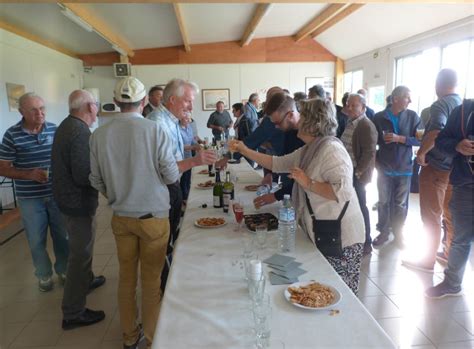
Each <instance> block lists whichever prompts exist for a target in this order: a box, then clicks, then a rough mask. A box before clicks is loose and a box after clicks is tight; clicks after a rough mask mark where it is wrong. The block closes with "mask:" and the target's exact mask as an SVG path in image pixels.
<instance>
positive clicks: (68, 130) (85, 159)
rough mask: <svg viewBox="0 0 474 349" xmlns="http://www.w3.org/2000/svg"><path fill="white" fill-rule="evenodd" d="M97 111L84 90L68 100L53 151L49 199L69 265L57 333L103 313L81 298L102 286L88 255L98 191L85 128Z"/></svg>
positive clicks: (100, 317) (92, 320)
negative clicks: (63, 230) (64, 236)
mask: <svg viewBox="0 0 474 349" xmlns="http://www.w3.org/2000/svg"><path fill="white" fill-rule="evenodd" d="M97 111H98V105H97V102H96V101H95V99H94V97H93V96H92V95H91V94H90V93H89V92H88V91H85V90H76V91H73V92H72V93H71V95H70V96H69V113H70V115H69V116H68V117H67V118H66V119H64V121H63V122H62V123H61V125H60V126H59V127H58V129H57V131H56V136H55V138H54V143H53V151H52V173H53V175H52V177H53V195H54V198H55V200H56V202H57V204H58V206H59V210H60V211H61V212H62V214H63V215H64V218H65V221H66V226H67V230H68V232H69V251H70V252H69V260H68V267H67V273H66V283H65V285H64V296H63V302H62V311H63V322H62V328H63V329H64V330H70V329H73V328H76V327H80V326H88V325H92V324H94V323H96V322H99V321H102V320H103V319H104V318H105V313H104V312H103V311H101V310H97V311H95V310H91V309H88V308H86V296H87V294H88V293H89V292H90V291H92V290H93V289H95V288H97V287H99V286H102V285H103V284H104V283H105V277H104V276H94V273H93V272H92V255H93V247H94V238H95V222H94V216H95V212H96V209H97V206H98V193H97V190H95V189H94V188H92V187H91V185H90V181H89V174H90V154H89V137H90V135H91V132H90V130H89V127H90V126H91V125H92V124H93V123H94V122H95V120H96V118H97Z"/></svg>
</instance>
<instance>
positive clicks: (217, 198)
mask: <svg viewBox="0 0 474 349" xmlns="http://www.w3.org/2000/svg"><path fill="white" fill-rule="evenodd" d="M223 193H224V189H223V185H222V182H221V171H220V169H217V168H216V184H215V185H214V190H213V191H212V196H213V202H214V207H215V208H221V207H222V201H223Z"/></svg>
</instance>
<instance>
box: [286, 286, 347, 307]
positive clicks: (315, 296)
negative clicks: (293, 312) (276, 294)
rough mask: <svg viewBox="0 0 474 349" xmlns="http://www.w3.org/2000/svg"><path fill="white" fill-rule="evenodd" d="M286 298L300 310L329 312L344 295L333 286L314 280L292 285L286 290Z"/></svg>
mask: <svg viewBox="0 0 474 349" xmlns="http://www.w3.org/2000/svg"><path fill="white" fill-rule="evenodd" d="M285 298H286V300H287V301H288V302H290V303H291V304H292V305H294V306H295V307H298V308H303V309H309V310H327V309H330V308H332V307H333V306H335V305H336V304H338V303H339V302H340V301H341V298H342V295H341V293H340V292H339V291H338V290H336V289H335V288H334V287H333V286H331V285H326V284H322V283H320V282H317V281H314V280H312V281H301V282H295V283H294V284H291V285H290V286H288V288H286V289H285Z"/></svg>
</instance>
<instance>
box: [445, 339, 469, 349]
mask: <svg viewBox="0 0 474 349" xmlns="http://www.w3.org/2000/svg"><path fill="white" fill-rule="evenodd" d="M438 349H474V341H462V342H449V343H445V344H440V345H438Z"/></svg>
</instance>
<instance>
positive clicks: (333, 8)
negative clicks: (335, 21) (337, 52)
mask: <svg viewBox="0 0 474 349" xmlns="http://www.w3.org/2000/svg"><path fill="white" fill-rule="evenodd" d="M347 6H349V4H330V5H329V6H328V7H326V8H325V9H324V10H323V11H322V12H321V13H320V14H318V15H316V17H314V18H313V19H312V20H311V21H310V22H309V23H307V24H306V25H304V26H303V27H302V28H301V29H300V30H298V32H297V33H296V34H295V36H294V39H295V41H296V42H299V41H301V40H303V39H304V38H306V37H307V36H309V35H310V34H311V33H312V32H314V31H315V30H316V29H318V28H319V27H320V26H322V25H323V24H324V23H326V22H327V21H329V20H330V19H331V18H332V17H333V16H335V15H336V14H338V13H339V12H341V11H342V10H343V9H344V8H345V7H347Z"/></svg>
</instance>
